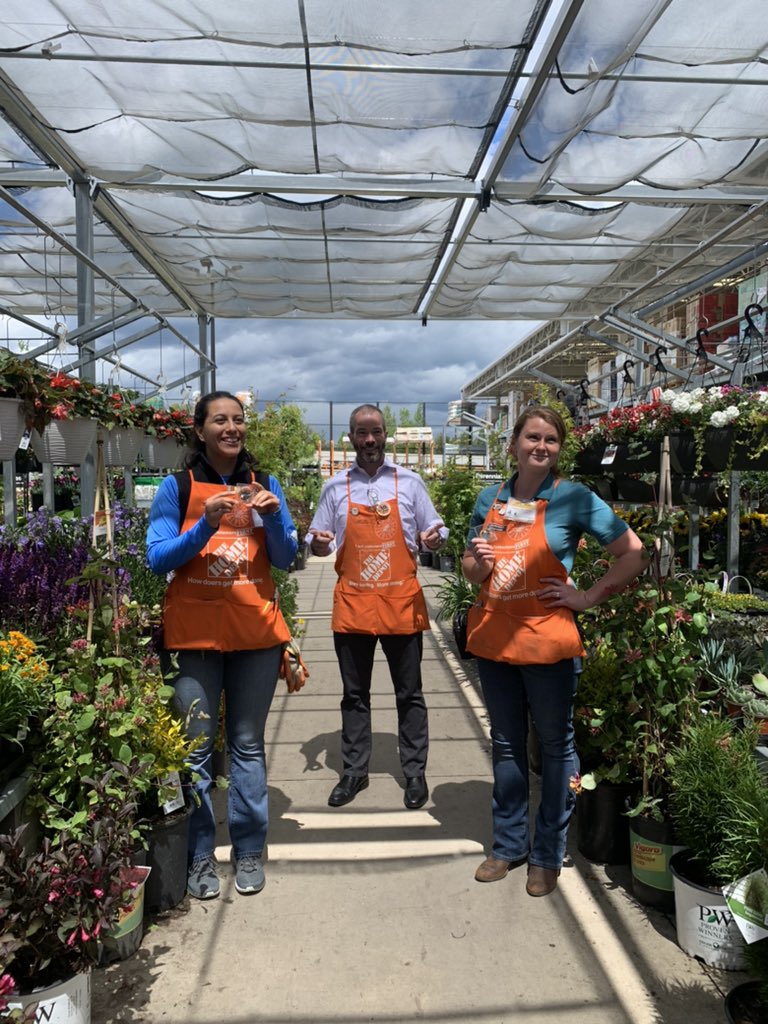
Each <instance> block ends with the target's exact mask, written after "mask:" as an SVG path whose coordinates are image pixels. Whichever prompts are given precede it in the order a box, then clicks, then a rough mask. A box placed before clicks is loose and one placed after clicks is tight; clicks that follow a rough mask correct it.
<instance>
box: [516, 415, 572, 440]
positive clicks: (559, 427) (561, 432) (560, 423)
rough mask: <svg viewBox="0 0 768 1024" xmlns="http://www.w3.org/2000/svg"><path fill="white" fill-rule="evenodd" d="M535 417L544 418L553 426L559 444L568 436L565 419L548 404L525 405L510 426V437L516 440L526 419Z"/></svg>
mask: <svg viewBox="0 0 768 1024" xmlns="http://www.w3.org/2000/svg"><path fill="white" fill-rule="evenodd" d="M536 419H539V420H544V422H545V423H548V424H549V425H550V427H554V428H555V430H556V431H557V437H558V440H559V441H560V444H563V442H564V441H565V439H566V437H567V436H568V428H567V427H566V425H565V420H564V419H563V417H562V416H561V415H560V413H559V412H557V410H556V409H551V408H550V407H549V406H548V405H527V406H526V407H525V409H523V411H522V412H521V413H520V415H519V416H518V417H517V419H516V420H515V425H514V427H512V437H513V438H514V439H515V440H517V439H518V437H520V434H521V433H522V430H523V427H524V426H525V424H526V423H527V422H528V420H536Z"/></svg>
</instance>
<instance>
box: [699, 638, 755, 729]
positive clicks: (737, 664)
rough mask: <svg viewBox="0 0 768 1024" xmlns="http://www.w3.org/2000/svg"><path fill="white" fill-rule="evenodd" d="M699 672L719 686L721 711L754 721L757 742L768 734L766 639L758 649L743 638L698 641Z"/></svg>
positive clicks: (738, 718) (740, 718) (744, 719)
mask: <svg viewBox="0 0 768 1024" xmlns="http://www.w3.org/2000/svg"><path fill="white" fill-rule="evenodd" d="M699 647H700V651H701V658H700V667H701V672H702V675H703V676H704V677H705V678H706V679H708V680H709V681H710V682H711V683H712V684H714V685H715V686H717V687H718V697H719V698H720V701H721V703H722V705H723V707H724V710H725V711H726V712H727V713H728V714H729V715H730V716H731V717H733V718H736V719H737V720H739V721H747V722H754V723H755V724H756V726H757V728H758V741H760V740H762V741H763V742H765V739H766V737H768V676H766V674H765V672H764V671H763V669H766V670H768V641H763V644H762V648H760V649H758V648H757V647H756V646H755V644H754V643H753V642H750V641H748V640H747V639H746V638H743V637H734V638H731V639H730V640H728V641H726V640H725V639H722V640H719V639H717V638H716V637H713V636H711V637H707V638H706V639H704V640H701V641H700V644H699Z"/></svg>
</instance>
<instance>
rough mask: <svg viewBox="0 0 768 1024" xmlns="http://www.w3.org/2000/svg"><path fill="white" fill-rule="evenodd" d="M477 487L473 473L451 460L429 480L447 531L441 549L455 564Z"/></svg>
mask: <svg viewBox="0 0 768 1024" xmlns="http://www.w3.org/2000/svg"><path fill="white" fill-rule="evenodd" d="M480 487H481V484H480V481H479V479H478V477H477V475H476V474H475V473H473V472H471V470H466V469H461V468H460V467H459V466H457V465H456V463H455V462H453V461H451V462H449V463H448V464H447V465H446V467H445V469H444V471H443V473H442V474H441V475H440V476H438V477H435V478H434V479H433V480H432V481H431V482H430V488H429V490H430V495H431V497H432V501H433V502H434V505H435V508H436V509H437V511H438V513H439V514H440V515H441V516H442V519H443V522H444V523H445V525H446V526H447V527H448V530H449V531H450V534H449V537H448V542H447V544H446V545H445V549H444V552H445V554H446V555H451V556H452V557H453V558H454V559H455V562H456V565H458V564H459V562H460V561H461V556H462V554H463V553H464V548H465V547H466V542H467V532H468V530H469V520H470V519H471V518H472V510H473V508H474V507H475V501H476V499H477V495H478V492H479V491H480Z"/></svg>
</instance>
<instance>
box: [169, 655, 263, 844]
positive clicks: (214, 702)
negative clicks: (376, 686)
mask: <svg viewBox="0 0 768 1024" xmlns="http://www.w3.org/2000/svg"><path fill="white" fill-rule="evenodd" d="M281 651H282V648H281V647H280V645H278V646H276V647H268V648H266V649H265V650H260V651H178V652H177V653H178V657H179V675H178V677H177V678H176V680H175V681H174V687H175V690H176V693H175V697H174V703H175V705H176V707H177V708H178V710H179V711H180V713H181V714H182V716H183V717H184V719H185V720H186V723H187V725H186V728H187V733H188V734H189V735H190V736H191V737H196V736H203V737H204V742H203V743H202V745H201V746H199V747H198V748H197V749H196V750H195V751H193V753H192V755H191V756H190V759H189V767H190V769H191V770H192V772H194V773H195V775H196V776H197V779H196V780H195V781H194V783H193V788H194V796H195V799H194V802H193V805H192V817H191V819H190V823H189V861H190V864H191V863H193V862H194V861H196V860H201V859H202V858H204V857H208V856H211V855H212V854H213V852H214V849H215V846H216V821H215V818H214V813H213V805H212V802H211V786H212V777H211V776H212V768H211V761H212V755H213V746H214V741H215V739H216V731H217V726H218V721H219V706H220V703H221V694H222V692H223V693H224V707H225V725H226V736H227V743H228V746H229V756H230V778H229V790H228V807H227V816H228V824H229V838H230V840H231V842H232V849H233V851H234V854H235V857H243V856H246V855H255V856H256V857H261V855H262V853H263V850H264V843H265V841H266V837H267V822H268V808H267V766H266V758H265V754H264V728H265V726H266V722H267V713H268V712H269V707H270V704H271V703H272V697H273V696H274V693H275V686H276V685H277V673H278V670H279V667H280V654H281Z"/></svg>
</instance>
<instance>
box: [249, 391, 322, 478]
mask: <svg viewBox="0 0 768 1024" xmlns="http://www.w3.org/2000/svg"><path fill="white" fill-rule="evenodd" d="M317 440H318V437H317V434H315V433H313V431H312V430H310V428H309V427H308V426H307V425H306V424H305V423H304V420H303V418H302V414H301V409H299V407H298V406H297V405H290V404H288V405H284V404H278V403H276V402H269V403H267V405H266V407H265V409H264V411H263V412H262V413H260V414H253V415H250V416H249V417H248V423H247V428H246V435H245V447H246V448H247V449H248V451H249V452H250V453H251V455H252V456H253V457H254V459H255V461H256V465H257V466H258V468H259V469H261V470H263V471H264V472H265V473H271V474H272V475H273V476H275V477H277V479H278V480H279V481H280V483H281V484H286V483H288V482H290V479H291V473H292V471H294V470H296V469H298V468H299V467H300V466H303V465H304V464H305V463H306V462H308V461H310V460H311V459H312V458H313V457H314V453H315V448H316V444H317Z"/></svg>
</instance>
